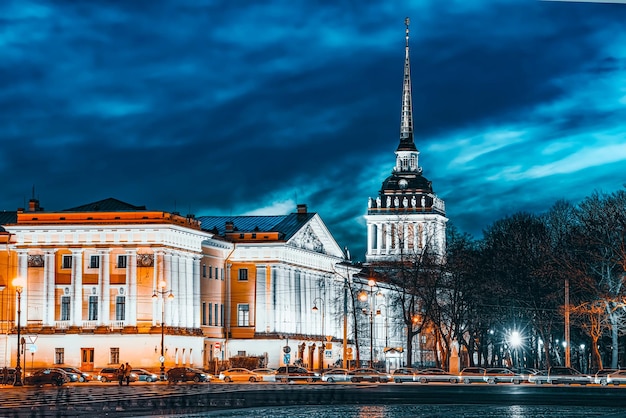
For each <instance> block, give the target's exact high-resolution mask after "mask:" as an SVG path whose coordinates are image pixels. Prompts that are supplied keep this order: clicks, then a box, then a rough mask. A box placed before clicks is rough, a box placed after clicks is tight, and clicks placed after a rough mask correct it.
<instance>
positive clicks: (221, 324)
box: [215, 305, 224, 327]
mask: <svg viewBox="0 0 626 418" xmlns="http://www.w3.org/2000/svg"><path fill="white" fill-rule="evenodd" d="M220 308H221V312H220V314H221V316H220V326H222V327H223V326H224V305H220ZM215 320H216V321H217V318H216V319H215Z"/></svg>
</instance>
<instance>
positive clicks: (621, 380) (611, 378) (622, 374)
mask: <svg viewBox="0 0 626 418" xmlns="http://www.w3.org/2000/svg"><path fill="white" fill-rule="evenodd" d="M600 384H601V385H602V386H606V385H615V386H619V385H623V384H626V370H615V371H613V372H611V373H609V374H607V375H606V376H605V378H604V379H601V380H600Z"/></svg>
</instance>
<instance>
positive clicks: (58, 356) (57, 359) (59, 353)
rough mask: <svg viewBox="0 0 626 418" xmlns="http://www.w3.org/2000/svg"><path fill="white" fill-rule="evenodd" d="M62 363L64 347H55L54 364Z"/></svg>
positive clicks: (63, 361) (63, 360)
mask: <svg viewBox="0 0 626 418" xmlns="http://www.w3.org/2000/svg"><path fill="white" fill-rule="evenodd" d="M64 363H65V349H64V348H55V349H54V364H64Z"/></svg>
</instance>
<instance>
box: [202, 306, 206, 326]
mask: <svg viewBox="0 0 626 418" xmlns="http://www.w3.org/2000/svg"><path fill="white" fill-rule="evenodd" d="M202 325H206V302H204V301H203V302H202Z"/></svg>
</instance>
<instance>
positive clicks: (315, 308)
mask: <svg viewBox="0 0 626 418" xmlns="http://www.w3.org/2000/svg"><path fill="white" fill-rule="evenodd" d="M311 310H312V311H313V312H317V311H319V309H318V308H317V305H313V308H312V309H311Z"/></svg>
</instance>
